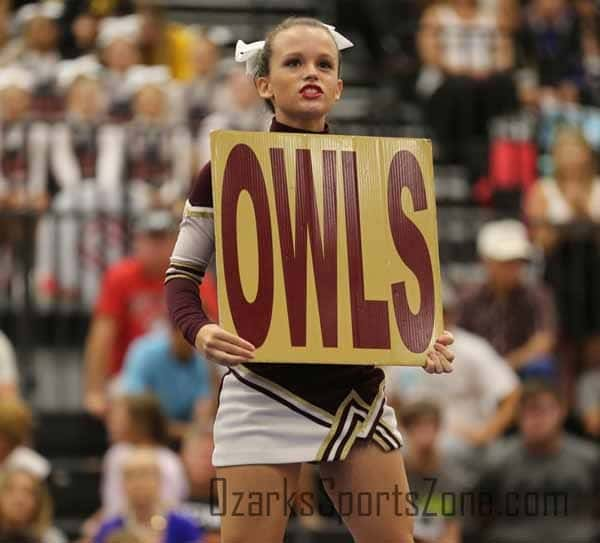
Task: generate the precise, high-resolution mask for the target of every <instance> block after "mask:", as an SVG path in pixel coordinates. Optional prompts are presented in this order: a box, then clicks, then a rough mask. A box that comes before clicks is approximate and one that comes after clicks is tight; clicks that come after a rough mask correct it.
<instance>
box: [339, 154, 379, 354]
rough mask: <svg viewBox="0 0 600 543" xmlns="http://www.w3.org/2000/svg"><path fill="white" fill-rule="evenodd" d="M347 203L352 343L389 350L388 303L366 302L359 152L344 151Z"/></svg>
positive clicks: (343, 163)
mask: <svg viewBox="0 0 600 543" xmlns="http://www.w3.org/2000/svg"><path fill="white" fill-rule="evenodd" d="M342 168H343V171H344V189H345V202H346V236H347V238H348V273H349V274H350V278H349V279H350V310H351V312H352V340H353V343H354V347H358V348H364V349H389V348H390V329H389V326H390V322H389V319H388V309H387V302H384V301H381V300H365V285H364V270H363V264H362V241H361V237H360V211H359V206H358V182H357V179H356V153H355V152H354V151H342Z"/></svg>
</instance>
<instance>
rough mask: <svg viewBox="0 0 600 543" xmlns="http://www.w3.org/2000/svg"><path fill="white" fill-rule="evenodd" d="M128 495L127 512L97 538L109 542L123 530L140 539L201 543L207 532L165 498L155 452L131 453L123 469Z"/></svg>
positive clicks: (110, 522) (100, 542)
mask: <svg viewBox="0 0 600 543" xmlns="http://www.w3.org/2000/svg"><path fill="white" fill-rule="evenodd" d="M121 470H122V477H123V483H124V487H125V493H126V509H125V510H124V511H123V512H122V513H120V514H118V515H115V516H113V517H111V518H109V519H107V520H106V521H105V522H104V523H103V524H102V526H101V527H100V530H99V531H98V533H97V534H96V536H95V537H94V543H105V542H106V541H107V539H108V537H110V535H111V534H112V533H114V532H116V531H119V530H123V529H126V530H133V531H134V533H136V534H138V536H139V537H140V539H141V540H142V541H144V542H146V541H162V542H163V543H183V542H185V543H188V542H189V543H200V542H201V541H202V539H203V531H202V529H201V528H200V526H198V525H197V524H196V523H195V522H193V521H192V520H191V519H189V518H187V517H185V516H183V515H181V514H179V513H176V512H175V511H174V510H173V509H172V507H171V506H170V505H168V504H165V503H164V502H163V501H162V499H161V493H160V488H161V479H162V478H163V477H164V475H163V474H162V473H161V469H160V464H159V460H158V457H157V455H156V453H155V451H153V450H152V449H149V448H146V447H139V448H135V449H133V450H131V451H129V453H128V455H127V456H126V457H125V459H124V463H123V465H122V467H121Z"/></svg>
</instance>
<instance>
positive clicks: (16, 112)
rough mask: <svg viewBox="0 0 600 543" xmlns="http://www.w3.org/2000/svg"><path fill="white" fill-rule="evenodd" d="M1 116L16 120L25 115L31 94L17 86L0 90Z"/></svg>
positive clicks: (8, 119)
mask: <svg viewBox="0 0 600 543" xmlns="http://www.w3.org/2000/svg"><path fill="white" fill-rule="evenodd" d="M0 99H1V100H2V116H3V118H4V119H5V120H7V121H18V120H19V119H22V118H23V117H25V116H26V115H27V113H28V112H29V106H30V105H31V95H30V94H29V93H28V92H27V91H26V90H23V89H20V88H18V87H9V88H7V89H4V90H3V91H2V92H0Z"/></svg>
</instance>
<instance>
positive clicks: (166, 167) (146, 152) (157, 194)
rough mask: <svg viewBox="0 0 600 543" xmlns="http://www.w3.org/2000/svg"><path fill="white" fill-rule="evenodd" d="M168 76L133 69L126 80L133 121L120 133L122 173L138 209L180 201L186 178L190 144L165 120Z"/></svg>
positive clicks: (153, 69) (161, 70)
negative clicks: (122, 136) (121, 138)
mask: <svg viewBox="0 0 600 543" xmlns="http://www.w3.org/2000/svg"><path fill="white" fill-rule="evenodd" d="M171 83H172V81H171V77H170V75H169V71H168V69H167V68H166V67H164V66H135V67H133V68H131V69H130V70H129V72H128V76H127V83H126V84H127V89H128V92H129V93H130V95H131V103H132V108H133V119H132V120H131V122H129V123H128V124H127V125H126V126H125V128H124V130H125V139H126V141H127V145H126V146H124V147H123V148H122V149H121V151H122V152H124V153H125V159H124V161H125V165H126V167H125V169H126V172H127V175H128V179H127V185H128V186H129V187H131V190H132V194H131V201H132V202H135V204H136V205H139V206H140V207H141V208H142V209H146V208H147V207H166V206H171V205H173V204H176V203H177V202H179V201H181V200H182V199H183V197H184V195H185V193H186V191H187V190H188V189H189V186H190V183H191V178H192V155H191V149H192V143H191V136H190V132H189V130H188V128H187V126H185V125H184V124H180V123H177V122H174V121H173V120H172V119H171V118H170V116H169V113H170V108H169V100H170V92H171V89H172V87H171Z"/></svg>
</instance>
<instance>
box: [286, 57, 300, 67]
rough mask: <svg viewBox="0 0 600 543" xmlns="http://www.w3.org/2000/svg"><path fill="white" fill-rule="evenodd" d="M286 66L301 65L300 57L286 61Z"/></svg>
mask: <svg viewBox="0 0 600 543" xmlns="http://www.w3.org/2000/svg"><path fill="white" fill-rule="evenodd" d="M285 66H300V59H298V58H290V59H288V60H286V61H285Z"/></svg>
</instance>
